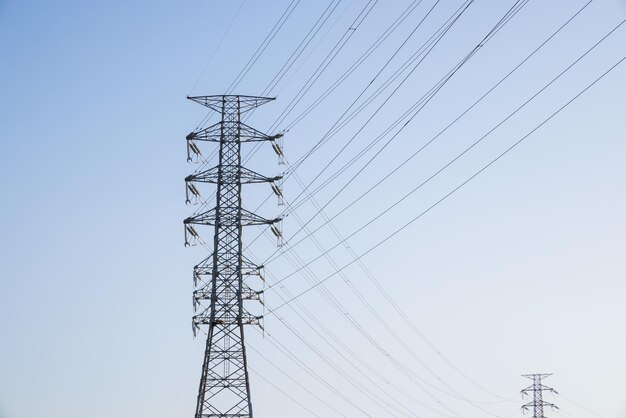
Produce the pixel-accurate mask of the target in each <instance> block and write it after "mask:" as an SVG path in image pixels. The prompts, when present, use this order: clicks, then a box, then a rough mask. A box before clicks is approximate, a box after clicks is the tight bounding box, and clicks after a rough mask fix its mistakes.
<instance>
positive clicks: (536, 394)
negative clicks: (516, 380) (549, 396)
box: [522, 373, 559, 418]
mask: <svg viewBox="0 0 626 418" xmlns="http://www.w3.org/2000/svg"><path fill="white" fill-rule="evenodd" d="M550 376H552V373H536V374H523V375H522V377H525V378H527V379H530V380H532V381H533V383H532V385H530V386H528V387H527V388H526V389H523V390H522V396H526V395H530V394H531V393H532V394H533V401H532V402H529V403H527V404H525V405H522V411H524V412H528V411H532V412H533V418H546V417H545V415H544V414H543V410H544V407H548V408H552V409H559V408H558V407H557V406H556V405H555V404H553V403H550V402H546V401H544V400H543V392H552V393H555V394H558V392H557V391H556V390H554V389H553V388H551V387H548V386H546V385H544V384H542V383H541V382H542V380H543V379H546V378H548V377H550Z"/></svg>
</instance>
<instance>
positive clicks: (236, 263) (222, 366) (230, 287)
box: [184, 95, 282, 418]
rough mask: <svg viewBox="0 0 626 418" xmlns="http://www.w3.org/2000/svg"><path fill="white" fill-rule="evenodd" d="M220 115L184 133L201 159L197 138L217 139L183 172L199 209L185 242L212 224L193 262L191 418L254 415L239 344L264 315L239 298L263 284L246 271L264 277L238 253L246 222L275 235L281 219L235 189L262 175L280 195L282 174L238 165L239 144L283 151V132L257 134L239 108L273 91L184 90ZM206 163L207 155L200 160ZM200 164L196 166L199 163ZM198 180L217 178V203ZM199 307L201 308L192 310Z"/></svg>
mask: <svg viewBox="0 0 626 418" xmlns="http://www.w3.org/2000/svg"><path fill="white" fill-rule="evenodd" d="M189 99H190V100H193V101H194V102H197V103H200V104H202V105H204V106H206V107H208V108H210V109H212V110H214V111H216V112H219V113H220V114H221V121H220V122H218V123H216V124H214V125H211V126H209V127H208V128H203V129H198V130H196V131H194V132H192V133H190V134H189V135H187V152H188V160H190V161H193V160H200V161H203V159H202V154H201V151H200V147H199V146H198V144H197V143H198V142H199V141H207V142H215V143H218V144H219V152H218V165H217V166H215V167H212V168H208V169H200V170H197V171H196V172H195V173H193V174H192V175H190V176H188V177H187V178H186V179H185V182H186V190H187V202H188V203H201V204H202V206H201V207H202V209H200V211H198V212H197V213H196V214H194V215H193V216H191V217H189V218H187V219H185V220H184V225H185V244H186V245H189V244H193V243H195V242H198V241H201V238H200V236H199V234H198V232H197V230H196V229H195V227H194V226H195V225H210V226H213V228H214V240H213V253H212V254H211V255H209V256H208V257H207V258H205V259H204V260H203V261H201V262H200V263H199V264H198V265H196V266H195V267H194V284H195V287H196V289H195V291H194V293H193V301H194V310H196V312H198V313H197V314H196V315H194V317H193V328H194V335H195V333H196V330H197V329H198V328H200V327H203V326H204V327H208V332H207V340H206V349H205V352H204V362H203V365H202V376H201V378H200V387H199V390H198V400H197V406H196V413H195V418H218V417H219V418H234V417H237V418H252V403H251V401H250V381H249V378H248V368H247V359H246V347H245V344H244V329H243V327H244V325H261V321H262V316H259V315H254V314H252V313H250V312H249V311H248V310H246V308H245V307H244V301H246V300H256V301H260V302H261V303H262V296H263V291H262V290H258V289H253V286H252V285H250V283H249V280H248V278H249V277H250V276H258V277H261V278H262V275H261V268H262V267H259V266H255V265H254V263H252V262H251V261H250V260H248V259H247V258H245V257H244V255H243V244H242V229H243V227H244V226H248V225H270V226H271V230H272V232H273V233H274V234H275V235H276V236H277V237H279V238H280V235H281V234H280V229H279V222H280V219H279V218H277V219H265V218H262V217H260V216H258V215H256V214H254V213H251V212H249V211H247V210H245V209H243V208H242V199H241V188H242V184H245V183H261V182H267V183H270V184H271V186H272V190H273V191H274V192H275V193H276V195H277V196H278V197H279V198H280V197H281V196H282V192H281V190H280V184H279V182H280V179H281V177H280V176H278V177H265V176H262V175H260V174H258V173H256V172H254V171H252V170H249V169H246V168H244V167H242V165H241V144H242V143H245V142H253V141H271V143H272V146H273V148H274V150H275V151H276V152H277V154H279V156H281V155H282V150H281V147H280V144H279V143H278V139H279V138H280V137H281V135H274V136H269V135H266V134H263V133H261V132H259V131H257V130H255V129H253V128H251V127H249V126H248V125H246V124H244V123H243V122H242V121H241V115H242V114H243V113H245V112H247V111H250V110H252V109H254V108H256V107H257V106H260V105H262V104H264V103H267V102H269V101H271V100H274V99H272V98H267V97H251V96H234V95H222V96H199V97H189ZM204 162H206V161H204ZM202 166H203V165H201V167H202ZM197 183H213V184H216V185H217V192H216V197H215V207H214V208H211V209H208V210H206V207H207V206H208V202H207V201H203V200H202V198H201V194H200V192H199V187H197V186H196V184H197ZM198 308H199V309H198Z"/></svg>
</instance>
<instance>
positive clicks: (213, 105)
mask: <svg viewBox="0 0 626 418" xmlns="http://www.w3.org/2000/svg"><path fill="white" fill-rule="evenodd" d="M187 98H188V99H189V100H191V101H193V102H196V103H199V104H201V105H202V106H206V107H208V108H209V109H211V110H214V111H216V112H218V113H222V111H223V108H224V103H232V102H237V104H238V107H239V109H238V110H239V112H240V114H241V113H245V112H247V111H250V110H252V109H254V108H256V107H259V106H261V105H264V104H265V103H269V102H271V101H272V100H276V98H275V97H257V96H240V95H212V96H187Z"/></svg>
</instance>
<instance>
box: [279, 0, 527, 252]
mask: <svg viewBox="0 0 626 418" xmlns="http://www.w3.org/2000/svg"><path fill="white" fill-rule="evenodd" d="M527 3H528V0H518V1H516V2H515V4H514V5H513V6H512V7H511V8H510V9H509V10H508V11H507V12H506V13H505V15H504V16H503V17H502V18H501V19H500V20H499V21H498V23H496V25H494V27H493V28H491V29H490V30H489V32H488V33H487V34H486V35H485V36H484V37H483V39H482V40H481V42H480V43H478V44H477V46H475V47H474V48H473V49H472V51H470V52H469V53H468V54H467V55H466V56H465V57H464V58H463V59H462V60H461V61H460V62H459V63H457V64H456V65H455V66H454V67H453V69H452V70H450V71H449V72H448V74H447V75H446V76H444V77H443V78H442V79H441V80H440V81H439V82H438V83H437V84H436V85H435V86H433V87H432V88H431V89H430V90H429V91H428V92H427V93H426V94H425V95H424V96H422V98H420V99H419V100H418V101H417V103H415V104H414V105H413V106H411V108H409V110H407V111H406V112H405V113H404V114H403V115H402V116H401V117H400V118H399V119H397V120H396V121H395V122H394V123H393V124H392V125H391V126H390V127H389V128H387V129H386V130H385V131H384V132H383V134H381V135H379V136H378V137H377V138H376V139H375V140H374V141H372V143H376V142H378V141H380V140H382V139H383V138H384V136H385V135H386V134H388V133H389V132H391V130H392V129H393V127H394V126H395V125H398V124H400V123H401V122H403V120H404V124H403V125H402V127H401V129H400V131H401V130H402V129H404V128H406V126H408V124H409V123H410V121H411V120H412V119H413V118H415V117H416V116H417V114H418V113H419V111H421V110H422V109H423V108H424V106H425V105H426V104H427V103H428V102H429V101H430V100H431V99H432V98H433V97H435V95H436V94H437V93H438V92H439V91H440V90H441V89H442V88H443V86H445V84H446V83H447V82H448V81H449V80H450V79H451V78H452V77H453V76H454V75H455V74H456V73H457V72H458V71H459V70H460V69H461V68H462V67H463V66H464V65H465V64H466V63H467V62H468V61H469V60H470V59H471V58H472V57H473V56H474V55H475V54H476V53H477V52H478V50H480V49H481V48H482V47H483V46H484V45H485V44H486V43H487V42H489V40H491V39H492V38H493V36H495V34H497V33H498V32H499V30H500V29H502V27H504V25H506V23H508V22H509V20H510V19H508V17H509V16H514V15H515V14H517V13H518V12H519V10H521V8H520V6H521V7H523V6H524V5H526V4H527ZM470 5H471V3H469V2H468V3H466V4H465V5H464V6H465V9H463V10H462V12H464V11H465V10H467V7H469V6H470ZM457 12H458V11H457ZM460 16H461V14H459V13H457V14H456V15H454V17H455V19H454V20H449V22H450V23H449V24H448V26H447V27H446V28H445V29H444V32H442V34H445V33H446V31H447V30H449V29H450V28H451V27H452V26H451V25H452V24H453V23H454V22H456V21H457V20H458V18H460ZM431 39H432V38H431ZM440 39H441V38H439V40H440ZM437 42H438V41H437ZM435 45H436V44H434V45H433V47H434V46H435ZM431 50H432V49H431ZM420 62H421V60H420ZM417 65H419V62H418V64H417ZM417 65H416V66H415V67H414V68H413V70H412V71H414V70H415V69H416V68H417ZM409 75H410V73H409V74H408V75H407V76H405V78H404V80H403V82H404V81H406V80H407V78H408V76H409ZM403 82H402V83H403ZM402 83H401V84H399V85H398V86H397V87H396V89H395V90H394V91H393V92H392V94H391V95H389V96H388V98H387V99H386V101H388V100H389V99H390V98H391V96H392V95H393V94H395V92H397V91H398V89H399V87H400V86H401V85H402ZM383 105H384V104H383ZM380 109H382V105H381V106H379V107H378V109H377V110H376V112H375V113H374V114H376V113H378V112H379V111H380ZM411 114H412V116H411ZM372 116H373V115H372ZM409 116H411V117H410V118H409V119H408V120H407V118H408V117H409ZM371 120H372V117H370V118H368V120H367V121H366V122H365V124H364V125H362V126H361V127H360V128H359V130H358V131H357V133H356V134H355V135H353V136H352V137H351V139H350V140H349V141H348V143H347V144H345V145H344V146H343V147H342V149H341V150H340V152H339V153H338V154H337V155H336V156H335V157H333V158H332V159H331V161H330V162H328V163H327V164H326V165H325V166H324V167H323V168H322V169H321V170H320V171H319V172H318V173H317V174H316V176H315V177H314V179H313V180H312V181H311V182H309V184H308V185H307V186H304V187H303V188H302V191H301V192H300V193H299V194H298V195H297V196H296V198H295V199H294V200H292V201H291V202H290V203H289V204H288V205H287V206H286V208H285V209H284V210H283V212H282V214H281V215H282V216H284V215H285V214H286V213H287V212H288V211H290V210H291V211H292V210H294V209H293V208H294V207H296V206H298V205H299V204H296V202H297V201H298V199H299V198H300V197H301V196H303V195H305V194H307V195H308V194H310V195H311V196H312V195H314V194H315V193H316V192H317V191H319V190H317V191H314V192H309V191H308V189H309V188H310V187H311V185H312V184H313V183H314V182H315V180H316V179H317V178H319V175H320V174H321V173H323V172H324V171H325V170H327V169H328V168H329V167H330V165H331V164H332V162H333V161H335V159H336V158H337V156H338V155H339V154H340V153H341V152H343V151H344V150H345V149H346V148H347V146H348V145H349V143H350V142H352V141H353V140H354V139H355V138H356V137H357V135H358V134H359V133H360V132H362V130H363V129H364V128H365V126H366V125H367V124H368V123H369V122H370V121H371ZM400 131H398V132H396V134H395V135H394V136H392V138H391V139H390V140H389V141H387V143H386V144H385V147H386V146H388V145H389V144H390V143H391V141H393V140H394V139H395V138H396V137H397V135H398V134H399V133H400ZM323 140H324V138H322V140H320V141H318V143H317V144H315V145H314V146H313V148H311V150H309V151H308V152H307V153H306V154H305V156H304V158H305V159H306V158H308V157H309V156H310V155H311V154H312V153H313V151H314V150H315V149H316V147H319V146H321V145H322V144H323ZM372 143H370V144H369V145H367V146H366V148H365V149H364V151H362V152H361V153H359V154H357V156H356V157H353V158H352V160H351V161H350V162H349V163H348V164H354V163H355V162H356V161H357V160H358V158H360V157H361V156H362V155H364V152H365V150H367V149H369V147H371V145H372ZM383 149H384V147H383ZM383 149H381V150H379V151H378V153H377V154H376V155H375V157H376V156H377V155H379V154H380V153H381V152H382V150H383ZM372 160H373V159H370V162H368V164H369V163H371V161H372ZM302 162H303V160H302V159H300V164H301V163H302ZM297 168H298V167H297V165H296V166H295V167H294V168H291V167H290V170H289V171H288V172H287V174H286V177H287V176H289V174H290V173H295V171H296V170H297ZM364 168H365V167H364ZM364 168H362V169H361V170H360V171H362V170H363V169H364ZM345 169H347V167H346V166H344V168H343V170H344V171H345ZM337 176H338V174H337V173H335V174H334V175H333V177H334V178H336V177H337ZM354 178H356V176H354V177H353V178H352V180H354ZM352 180H351V181H352ZM345 187H347V185H346V186H344V187H343V188H344V189H345ZM328 204H329V203H326V204H325V205H324V206H322V208H321V210H323V209H325V208H326V206H328ZM311 220H312V219H310V220H309V221H307V222H306V223H305V225H308V223H309V222H310V221H311ZM301 230H302V228H300V229H299V230H298V231H297V232H296V233H295V234H294V235H293V236H292V237H291V238H290V240H293V238H294V237H295V236H296V235H297V234H298V233H299V232H300V231H301ZM301 241H303V240H301ZM301 241H299V242H301ZM278 252H279V250H277V251H275V252H274V253H273V254H272V255H270V256H269V257H268V260H274V259H276V258H277V254H278Z"/></svg>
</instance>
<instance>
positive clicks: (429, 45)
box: [248, 0, 521, 257]
mask: <svg viewBox="0 0 626 418" xmlns="http://www.w3.org/2000/svg"><path fill="white" fill-rule="evenodd" d="M473 1H474V0H468V1H466V2H465V3H463V4H462V5H461V7H459V8H458V9H457V10H456V11H455V12H454V13H453V14H452V16H450V17H449V18H448V20H447V21H446V22H445V23H444V24H442V25H441V26H440V27H439V28H438V29H437V30H436V31H435V33H434V34H433V35H432V36H431V37H430V38H429V39H428V40H427V41H426V42H424V43H423V44H422V46H420V48H419V49H418V51H417V52H416V53H415V54H413V57H412V58H411V59H412V60H410V61H409V62H410V63H411V64H412V63H414V62H415V61H416V60H417V59H418V58H419V57H420V56H421V55H422V53H424V51H426V50H428V52H427V53H430V51H432V49H433V48H434V46H436V43H438V41H440V40H441V37H442V36H443V35H445V33H447V31H448V30H450V29H451V28H452V26H453V25H454V23H455V22H456V21H457V20H458V19H459V18H460V17H461V16H462V14H463V13H465V11H466V10H467V9H468V7H469V6H470V5H471V4H472V3H473ZM520 1H521V0H518V1H517V3H519V2H520ZM517 3H516V4H517ZM435 5H436V4H435ZM430 11H432V9H431V10H430ZM421 22H422V21H420V23H418V25H421ZM422 61H423V59H422V60H420V62H418V63H417V64H416V65H415V66H414V67H413V70H412V71H415V69H417V67H418V66H419V64H420V63H421V62H422ZM387 64H388V63H386V64H385V65H387ZM396 74H398V73H397V72H396ZM409 75H410V74H409ZM407 79H408V76H407V77H405V79H404V80H403V81H402V82H401V84H402V83H404V82H405V81H406V80H407ZM401 84H400V85H401ZM400 85H399V86H397V88H396V89H395V90H394V92H393V93H392V94H391V95H390V96H388V97H387V100H386V101H385V103H386V102H387V101H389V100H390V99H391V96H393V94H395V92H397V91H398V88H399V87H400ZM368 86H369V85H368ZM368 86H366V87H365V89H364V90H363V91H362V92H361V94H359V97H360V96H361V95H362V94H363V93H364V92H365V91H366V90H367V89H368ZM357 101H358V98H357V100H355V101H353V103H352V104H351V105H350V106H349V108H348V109H347V110H346V111H345V112H344V114H343V115H341V116H340V117H339V119H337V121H336V122H335V124H334V125H333V126H332V127H331V128H330V129H329V130H328V131H327V132H326V134H324V135H323V136H322V138H321V139H320V140H319V141H318V142H317V143H316V144H315V145H314V146H313V148H311V149H310V150H309V151H307V153H305V155H304V156H303V157H301V158H300V159H298V160H297V161H296V163H295V164H289V163H288V162H287V160H285V162H286V163H287V164H288V167H289V169H288V171H287V172H286V173H285V174H284V177H283V178H284V179H286V178H288V177H290V176H291V175H295V176H296V180H297V181H298V182H300V183H302V180H301V179H300V178H299V176H298V175H297V173H296V170H297V169H298V167H299V165H300V164H301V163H302V162H304V160H305V159H307V158H308V157H310V156H311V155H312V154H313V152H314V151H315V150H316V149H319V147H321V146H322V145H323V143H325V142H326V141H327V140H328V139H330V137H331V136H332V135H335V134H336V133H337V132H338V131H335V132H332V130H333V128H334V127H335V126H336V125H337V124H338V123H339V122H340V121H341V119H342V118H343V116H344V115H345V114H346V113H347V112H348V111H349V110H350V108H351V107H352V106H353V105H354V104H355V103H356V102H357ZM385 103H383V104H382V105H380V106H379V107H378V108H377V109H376V111H375V112H374V115H375V114H377V113H378V112H379V111H380V110H381V109H382V108H383V107H384V105H385ZM361 110H362V109H361ZM374 115H372V116H370V118H368V122H366V123H365V125H363V126H362V127H361V129H360V130H359V132H360V131H361V130H362V129H364V128H365V126H366V125H367V123H369V121H370V120H371V119H372V117H373V116H374ZM331 132H332V135H330V134H331ZM357 134H358V133H357ZM329 135H330V136H329ZM356 136H357V135H354V136H353V137H352V138H351V140H350V142H351V141H352V140H354V139H355V138H356ZM347 145H348V144H346V145H345V146H344V147H343V149H345V148H346V147H347ZM333 161H334V159H333ZM327 168H328V164H327V165H326V166H325V167H324V168H323V169H322V171H324V170H326V169H327ZM320 173H321V172H320ZM301 187H302V192H301V193H299V194H298V195H297V196H296V198H295V200H294V201H292V202H290V203H289V204H288V205H287V207H286V208H285V209H284V210H283V212H282V213H281V216H283V215H285V214H286V212H287V211H288V210H289V209H290V207H291V206H292V205H294V202H295V201H297V200H298V198H299V197H300V196H302V195H303V194H304V193H308V187H310V184H309V186H308V187H306V186H304V184H303V183H302V186H301ZM269 198H270V196H268V197H267V198H266V199H265V200H264V201H263V202H262V203H261V204H260V205H259V208H260V207H261V206H263V205H264V204H265V203H266V202H267V201H268V200H269ZM260 236H261V234H259V235H258V236H257V237H256V238H255V239H254V240H252V242H251V243H250V244H248V245H252V244H253V243H254V242H255V241H256V240H257V239H258V238H260ZM277 252H278V251H276V252H275V253H274V254H272V256H273V255H275V254H276V253H277ZM270 257H271V256H270Z"/></svg>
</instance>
